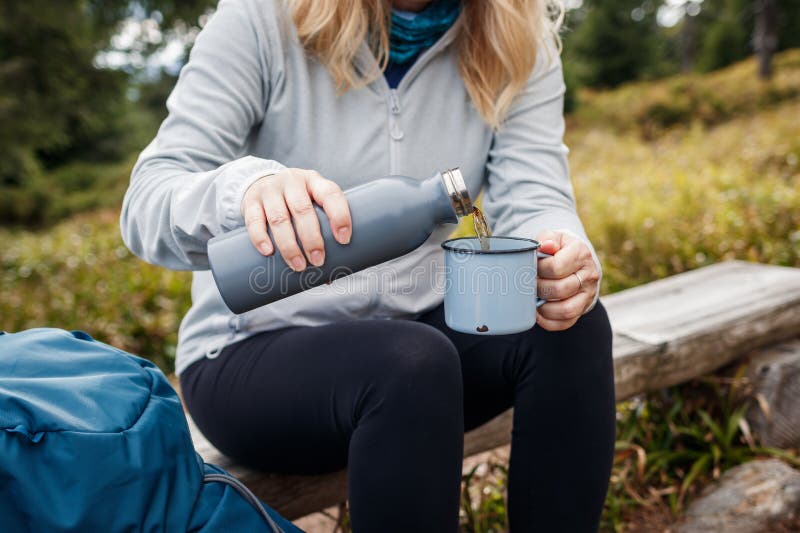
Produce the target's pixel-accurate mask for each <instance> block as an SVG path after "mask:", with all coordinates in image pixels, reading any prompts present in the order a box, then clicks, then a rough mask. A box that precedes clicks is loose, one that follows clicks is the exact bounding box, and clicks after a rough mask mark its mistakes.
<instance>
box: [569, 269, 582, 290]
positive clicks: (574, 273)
mask: <svg viewBox="0 0 800 533" xmlns="http://www.w3.org/2000/svg"><path fill="white" fill-rule="evenodd" d="M572 275H573V276H575V277H576V278H578V285H580V286H579V287H578V290H581V289H583V280H582V279H581V277H580V276H579V275H578V273H577V272H573V273H572Z"/></svg>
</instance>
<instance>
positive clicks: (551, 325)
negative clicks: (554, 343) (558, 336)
mask: <svg viewBox="0 0 800 533" xmlns="http://www.w3.org/2000/svg"><path fill="white" fill-rule="evenodd" d="M577 321H578V319H577V318H575V319H573V320H550V319H548V318H544V317H543V316H542V315H541V314H537V315H536V323H537V324H539V325H540V326H541V327H542V328H544V329H546V330H547V331H564V330H565V329H569V328H571V327H572V326H574V325H575V323H576V322H577Z"/></svg>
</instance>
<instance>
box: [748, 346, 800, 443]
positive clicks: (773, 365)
mask: <svg viewBox="0 0 800 533" xmlns="http://www.w3.org/2000/svg"><path fill="white" fill-rule="evenodd" d="M747 375H748V378H749V379H750V382H751V383H752V384H753V393H754V395H755V397H756V399H757V400H758V401H757V402H754V404H753V406H752V407H751V408H750V410H749V411H748V413H747V421H748V422H749V423H750V427H751V428H752V429H753V430H755V432H756V433H758V435H759V437H760V438H761V443H762V444H763V445H764V446H770V447H775V448H800V339H795V340H792V341H788V342H784V343H781V344H778V345H776V346H773V347H771V348H768V349H766V350H759V351H758V352H756V354H755V355H753V356H751V357H750V365H749V367H748V371H747Z"/></svg>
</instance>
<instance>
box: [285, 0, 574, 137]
mask: <svg viewBox="0 0 800 533" xmlns="http://www.w3.org/2000/svg"><path fill="white" fill-rule="evenodd" d="M287 1H288V3H289V5H290V8H291V15H292V19H293V21H294V24H295V27H296V28H297V35H298V37H299V38H300V41H301V42H302V43H303V46H304V47H305V49H306V52H307V53H309V54H311V55H313V56H315V57H316V58H318V59H319V60H320V61H321V62H322V64H324V65H325V66H326V67H327V68H328V70H329V71H330V73H331V76H332V77H333V79H334V81H335V83H336V84H337V86H338V87H339V89H340V90H341V91H342V92H344V91H347V90H348V89H350V88H358V87H363V86H364V85H366V84H368V83H370V82H371V81H373V80H374V79H376V78H377V77H379V76H380V75H381V72H382V71H383V70H384V69H385V68H386V65H387V64H388V61H389V23H390V20H391V7H390V1H389V0H287ZM462 2H463V6H462V10H461V15H460V16H459V18H458V20H457V21H456V24H457V25H459V29H458V36H457V38H456V46H457V49H458V67H459V72H460V73H461V77H462V78H463V80H464V85H465V86H466V88H467V92H468V93H469V96H470V98H471V100H472V103H473V105H474V106H475V108H476V109H477V110H478V113H480V115H481V116H482V117H483V119H484V120H485V121H486V122H487V123H488V124H489V125H491V126H492V127H494V128H497V127H499V126H500V124H501V122H502V121H503V118H504V117H505V115H506V113H507V112H508V109H509V107H510V106H511V102H512V100H513V99H514V97H515V96H516V95H517V93H519V91H520V90H521V89H522V88H523V87H524V86H525V84H526V82H527V81H528V78H529V77H530V75H531V72H532V71H533V68H534V66H535V64H536V57H537V52H538V50H539V48H540V47H545V48H547V49H548V50H549V49H551V48H553V45H554V46H555V48H556V49H557V50H558V51H560V50H561V39H560V37H559V34H558V32H559V29H560V27H561V23H562V21H563V18H564V6H563V0H462ZM365 39H366V40H367V42H368V44H369V46H370V49H371V50H372V51H373V53H374V54H375V57H376V59H377V60H378V65H379V68H380V71H378V72H371V73H359V72H358V71H357V70H356V68H355V65H354V59H355V57H356V54H357V53H358V49H359V47H360V46H361V43H362V42H363V41H364V40H365Z"/></svg>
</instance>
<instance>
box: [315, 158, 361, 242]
mask: <svg viewBox="0 0 800 533" xmlns="http://www.w3.org/2000/svg"><path fill="white" fill-rule="evenodd" d="M307 181H308V190H309V191H311V196H312V198H313V199H314V201H315V202H317V203H318V204H319V205H320V206H322V209H324V210H325V214H326V215H328V220H330V223H331V231H332V232H333V236H334V238H335V239H336V241H337V242H339V243H341V244H347V243H349V242H350V238H351V237H352V234H353V222H352V220H351V218H350V207H349V206H348V205H347V198H346V197H345V195H344V192H342V189H341V188H340V187H339V186H338V185H336V184H335V183H334V182H332V181H331V180H329V179H325V178H323V177H322V176H321V175H320V174H319V173H317V172H313V171H312V172H309V174H308V178H307Z"/></svg>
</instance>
